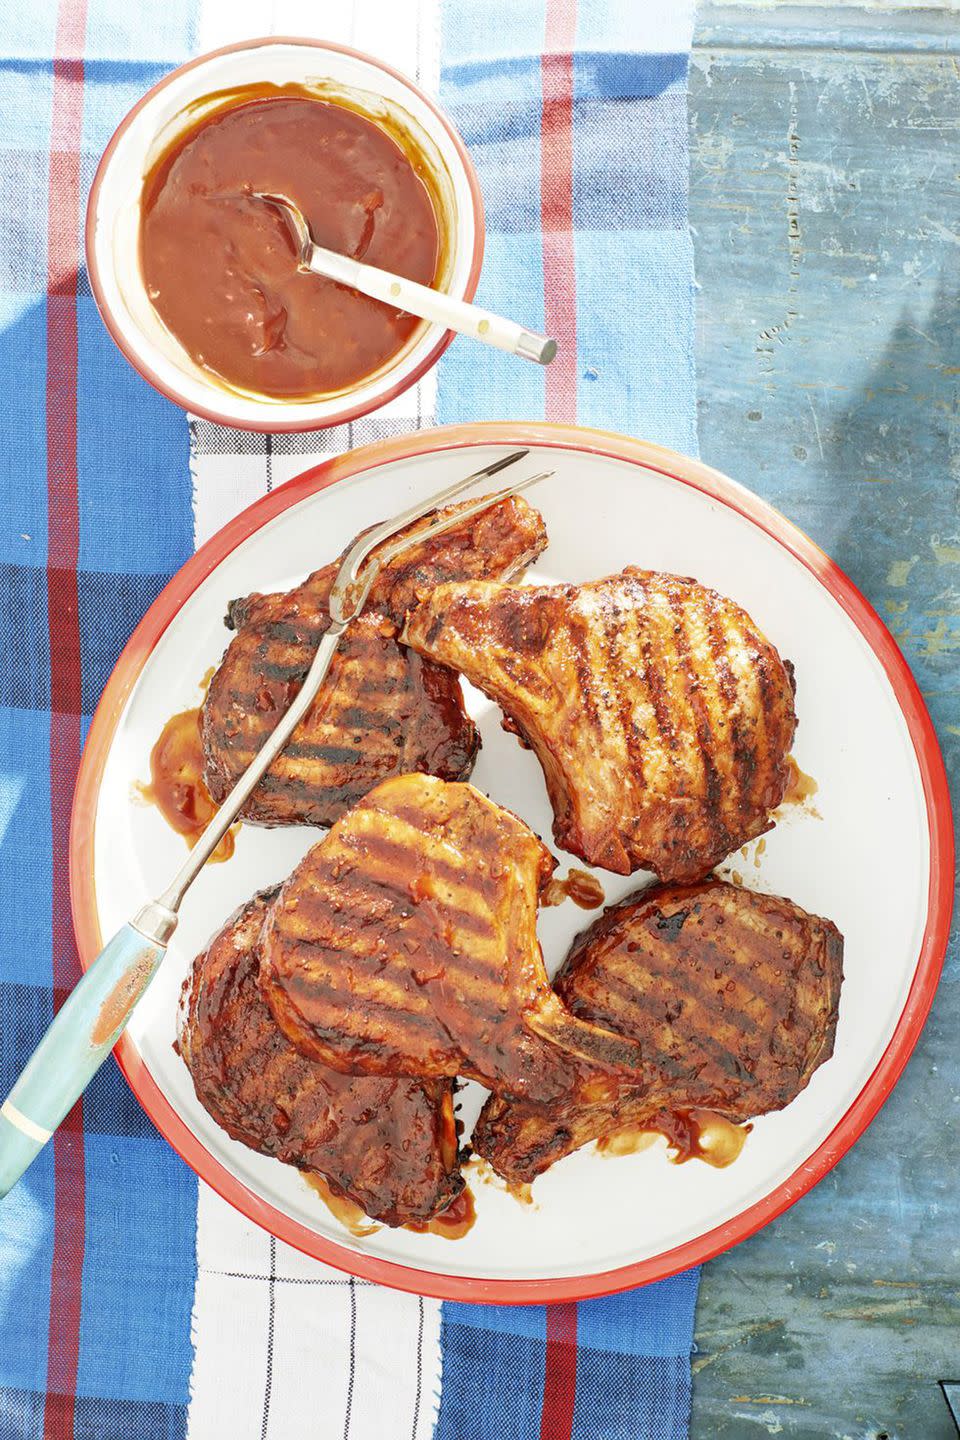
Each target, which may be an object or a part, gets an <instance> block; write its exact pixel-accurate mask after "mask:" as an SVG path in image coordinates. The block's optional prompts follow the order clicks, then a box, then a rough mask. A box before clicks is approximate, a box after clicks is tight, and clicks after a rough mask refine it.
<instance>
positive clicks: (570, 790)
mask: <svg viewBox="0 0 960 1440" xmlns="http://www.w3.org/2000/svg"><path fill="white" fill-rule="evenodd" d="M402 638H403V641H404V643H405V644H407V645H410V646H412V647H413V649H415V650H417V651H418V652H419V653H420V654H421V655H423V656H424V657H426V658H427V659H430V660H436V661H439V662H440V664H442V665H449V666H450V667H451V669H454V670H457V671H459V672H460V673H461V674H462V675H464V676H466V678H467V679H468V680H469V681H471V683H472V684H474V685H477V686H479V688H480V689H481V690H483V691H485V693H486V694H487V695H489V696H490V697H491V698H492V699H493V700H495V701H496V702H497V703H498V704H499V705H500V706H501V708H502V709H503V710H504V711H505V712H506V716H507V725H508V728H510V729H514V730H516V731H517V732H518V733H519V734H520V736H521V738H523V739H524V740H526V741H527V742H528V743H529V744H530V745H531V747H532V748H533V749H534V750H535V752H536V754H537V757H538V759H539V761H540V764H541V765H542V766H543V770H544V775H545V777H546V782H547V789H548V791H549V794H550V800H551V803H552V805H553V810H554V817H555V819H554V831H553V833H554V838H555V839H556V841H557V844H558V845H562V846H563V848H564V849H566V850H569V851H572V852H573V854H575V855H579V856H581V857H582V858H583V859H584V860H586V861H587V862H588V864H591V865H598V866H602V867H603V868H604V869H607V870H614V871H616V872H617V873H619V874H622V875H627V874H630V873H631V872H632V871H634V870H637V869H641V868H642V869H649V870H653V871H654V872H655V874H656V875H658V876H659V878H660V879H661V880H693V879H698V878H700V877H701V876H703V875H705V874H706V873H707V872H708V871H709V870H710V869H712V867H713V866H714V865H715V864H717V862H718V861H719V860H721V859H722V858H723V857H724V856H725V855H728V854H729V853H730V852H731V850H734V849H736V848H737V847H738V846H740V845H742V844H743V843H744V842H745V841H747V840H750V839H752V838H753V837H754V836H756V835H760V834H762V833H763V832H764V831H765V830H768V829H770V826H771V823H772V822H771V820H770V812H771V811H772V810H773V809H775V807H776V806H777V805H779V804H780V802H781V800H782V799H783V796H784V792H785V790H786V786H787V781H788V769H787V765H786V760H787V752H788V750H789V748H790V743H791V741H792V739H793V733H794V729H795V728H796V716H795V714H794V709H793V692H794V687H793V673H792V668H791V667H790V666H788V665H786V664H785V663H784V662H783V661H782V660H781V659H780V657H779V655H778V654H777V652H776V650H775V649H774V648H773V646H772V645H771V644H770V642H769V641H768V640H766V639H765V638H764V637H763V635H762V634H761V633H760V631H759V630H758V629H757V627H756V626H755V625H754V624H753V621H752V620H751V619H750V617H749V616H748V615H747V614H746V613H745V612H744V611H743V610H741V609H740V607H739V606H738V605H735V604H734V603H733V601H732V600H726V599H724V597H723V596H722V595H718V594H717V593H716V591H714V590H708V589H707V588H706V587H705V586H703V585H698V584H697V582H696V581H694V580H685V579H681V578H680V577H679V576H676V575H663V574H659V573H657V572H655V571H650V570H637V569H634V568H633V567H630V568H628V569H626V570H624V571H623V572H622V573H621V574H619V575H611V576H609V577H607V578H606V579H603V580H595V581H593V582H592V583H590V584H586V585H532V586H520V585H503V584H498V583H496V582H495V581H473V582H469V583H464V584H449V585H442V586H438V587H437V588H436V589H435V590H433V591H432V592H431V593H430V594H429V595H428V596H426V597H425V598H424V600H423V602H422V603H421V604H420V605H418V606H417V608H416V609H415V610H414V611H413V612H412V614H411V615H410V617H409V619H408V620H407V623H406V627H405V629H404V632H403V636H402Z"/></svg>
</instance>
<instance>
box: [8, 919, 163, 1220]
mask: <svg viewBox="0 0 960 1440" xmlns="http://www.w3.org/2000/svg"><path fill="white" fill-rule="evenodd" d="M165 950H166V946H165V945H163V944H159V943H157V942H156V941H155V940H150V939H147V937H146V936H145V935H142V934H141V933H140V931H139V930H137V929H135V928H134V926H133V925H124V927H123V929H122V930H118V931H117V933H116V935H114V937H113V939H112V940H110V941H109V942H108V943H107V945H106V946H105V947H104V948H103V950H101V952H100V954H99V955H98V956H97V958H96V960H95V961H94V962H93V964H92V965H91V966H90V968H89V970H88V971H87V972H86V974H85V975H84V976H83V978H82V979H81V980H80V982H79V984H78V985H77V986H76V987H75V988H74V990H73V991H72V992H71V994H70V995H69V996H68V998H67V999H66V1000H65V1001H64V1003H63V1005H61V1007H60V1009H59V1010H58V1011H57V1014H56V1016H55V1018H54V1020H53V1023H52V1024H51V1025H50V1027H49V1029H48V1030H47V1032H46V1034H45V1035H44V1037H43V1039H42V1040H41V1041H40V1044H39V1045H38V1046H37V1048H36V1050H34V1052H33V1054H32V1055H31V1057H30V1059H29V1060H28V1061H27V1065H26V1068H25V1069H24V1071H23V1072H22V1074H21V1075H20V1078H19V1080H18V1081H17V1082H16V1084H15V1085H14V1087H13V1089H12V1090H11V1091H10V1094H9V1095H8V1096H7V1098H6V1100H5V1101H4V1102H3V1105H2V1106H0V1199H2V1198H3V1196H4V1195H6V1193H7V1191H8V1190H10V1189H11V1188H12V1187H13V1186H14V1185H15V1184H16V1182H17V1181H18V1180H19V1179H20V1176H21V1175H22V1174H23V1172H24V1171H25V1170H26V1168H27V1166H28V1165H29V1164H30V1163H31V1161H32V1160H34V1159H35V1157H36V1156H37V1155H39V1153H40V1151H41V1150H42V1149H43V1147H44V1145H46V1143H47V1141H48V1140H49V1139H50V1137H51V1135H52V1134H53V1132H54V1130H55V1129H56V1128H57V1126H58V1125H59V1124H60V1121H61V1120H62V1119H63V1117H64V1116H65V1115H66V1113H67V1111H68V1110H69V1109H70V1108H71V1106H72V1105H73V1103H74V1101H75V1100H77V1098H78V1097H79V1096H80V1095H82V1093H83V1091H84V1090H85V1089H86V1087H87V1085H88V1084H89V1082H90V1080H91V1079H92V1078H93V1076H94V1075H95V1074H96V1072H97V1071H98V1070H99V1069H100V1066H101V1065H102V1064H103V1062H104V1060H106V1058H107V1056H108V1055H109V1054H110V1051H111V1050H112V1049H113V1047H114V1045H115V1044H116V1042H117V1040H118V1039H119V1038H120V1035H121V1033H122V1031H123V1029H124V1027H125V1026H126V1023H127V1021H128V1019H129V1018H130V1012H131V1011H132V1009H133V1007H134V1005H135V1004H136V1003H137V1001H138V1000H139V999H140V996H141V995H142V994H143V992H144V990H146V988H147V986H148V985H149V984H150V981H151V980H152V979H153V977H154V975H155V974H156V971H157V966H158V965H159V964H160V961H161V960H162V959H163V955H164V952H165Z"/></svg>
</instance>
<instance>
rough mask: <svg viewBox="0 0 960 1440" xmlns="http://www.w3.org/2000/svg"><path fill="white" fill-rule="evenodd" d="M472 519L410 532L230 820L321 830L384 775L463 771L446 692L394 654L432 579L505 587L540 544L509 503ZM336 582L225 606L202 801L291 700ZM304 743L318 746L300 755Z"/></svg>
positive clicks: (455, 689) (463, 750) (328, 574)
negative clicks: (479, 580) (317, 688)
mask: <svg viewBox="0 0 960 1440" xmlns="http://www.w3.org/2000/svg"><path fill="white" fill-rule="evenodd" d="M456 509H457V507H456V506H454V507H451V510H452V511H455V510H456ZM445 513H446V512H445ZM481 518H482V520H483V523H482V524H480V523H479V522H478V521H477V520H472V521H466V522H464V524H463V525H462V526H459V527H458V526H454V527H453V528H452V529H450V530H449V531H447V532H445V533H444V534H442V535H434V534H432V533H431V532H430V527H429V522H426V521H424V522H417V524H416V525H415V526H413V527H410V532H408V533H414V534H416V533H417V532H418V531H422V537H421V538H420V539H419V541H418V542H417V544H416V546H415V548H414V549H412V550H411V551H409V552H408V553H407V554H406V555H405V556H404V557H403V559H402V561H400V560H398V561H395V562H391V563H389V564H388V565H386V566H385V567H384V570H383V571H382V572H381V574H380V575H379V576H378V578H377V580H376V582H375V583H374V586H373V588H372V590H371V595H370V597H369V600H368V605H367V609H366V611H365V612H364V614H363V615H362V616H361V617H360V619H359V620H358V621H356V622H355V623H354V624H353V625H351V627H350V628H349V629H348V631H347V633H346V634H345V636H344V638H343V640H342V641H341V644H340V647H339V649H338V651H337V654H336V656H335V658H334V662H333V665H332V666H331V669H330V673H329V675H328V677H327V680H326V681H325V683H324V686H323V687H322V689H321V692H320V695H319V696H318V697H317V700H316V701H315V702H314V704H313V706H312V707H311V709H310V712H309V713H308V715H307V716H306V718H305V720H304V721H303V722H302V723H301V725H300V726H298V728H297V731H296V733H295V735H294V736H293V740H292V743H291V745H290V746H288V747H287V750H286V752H285V755H284V757H283V759H282V760H278V761H277V762H276V763H275V765H274V766H272V767H271V772H270V778H269V779H268V780H266V781H265V782H264V783H262V784H261V785H260V786H258V788H257V790H256V791H255V793H254V795H253V796H252V797H251V800H250V801H249V802H248V804H247V805H246V806H245V807H244V809H243V811H242V812H241V818H243V819H248V820H253V821H255V822H257V823H266V824H303V823H307V824H326V825H329V824H330V823H332V822H333V821H334V820H335V819H336V818H337V816H338V815H339V814H342V813H343V810H344V809H345V808H346V804H347V803H349V801H350V800H352V799H354V798H357V797H358V796H359V795H361V794H363V793H364V792H365V791H366V790H369V789H370V788H371V787H372V786H373V785H375V784H376V783H377V782H378V781H379V780H381V779H383V778H384V777H385V776H387V775H389V774H397V773H403V772H412V771H417V770H422V771H427V772H430V773H435V774H437V775H439V776H441V777H443V778H447V779H451V780H454V779H461V778H463V777H464V776H465V775H467V774H468V773H469V771H470V767H471V766H472V763H473V760H474V758H475V756H476V753H477V750H478V748H479V732H478V731H477V729H476V726H475V725H474V724H473V722H472V721H471V720H470V719H469V717H468V716H467V715H466V712H465V710H464V707H463V699H462V695H461V692H460V686H459V681H458V680H457V678H456V676H455V675H454V674H453V672H452V671H451V670H449V669H444V668H442V667H440V666H438V665H436V664H434V663H433V662H432V661H430V660H429V659H422V658H421V657H420V656H419V655H417V654H415V653H414V652H412V651H410V650H407V649H405V648H402V647H401V646H400V645H399V644H398V642H397V639H396V634H397V629H398V626H399V624H400V623H401V622H402V620H403V618H404V615H405V613H406V610H407V609H408V607H409V605H410V604H412V603H414V602H415V600H416V598H417V596H416V592H417V591H419V590H422V591H424V592H427V591H429V590H430V589H431V588H432V587H433V586H434V585H435V584H437V583H438V581H441V580H442V581H455V580H463V579H469V578H471V577H472V576H475V575H481V574H483V575H494V576H509V575H513V574H515V573H518V572H519V571H522V569H523V568H524V567H525V566H526V564H527V563H529V561H530V560H531V559H534V558H535V557H536V556H537V555H538V554H539V553H540V551H541V550H542V549H543V548H544V546H545V544H546V532H545V530H544V527H543V522H542V520H541V518H540V516H539V515H538V514H537V512H536V511H535V510H532V509H531V507H530V506H529V505H527V503H526V502H525V501H524V500H522V499H519V498H518V497H512V498H511V499H508V500H503V501H499V502H498V503H497V504H496V505H495V506H493V507H492V509H491V511H490V512H488V513H487V514H486V515H485V516H484V517H481ZM335 573H336V566H334V565H328V566H325V567H324V568H323V569H321V570H318V571H315V572H314V574H312V575H311V576H310V577H308V579H307V580H306V581H305V582H304V584H303V585H301V586H299V587H297V589H295V590H293V591H291V592H289V593H288V594H281V595H251V596H248V597H246V599H244V600H238V601H236V602H234V603H232V604H231V605H230V607H229V610H228V623H229V624H231V625H233V626H235V627H236V635H235V637H234V639H233V641H232V642H231V644H230V646H229V648H228V650H227V652H226V655H225V656H224V659H223V661H222V662H221V665H220V668H219V669H218V671H217V673H216V674H215V676H214V678H213V681H212V683H211V685H210V688H209V691H208V695H207V699H206V701H205V703H204V707H203V720H202V730H203V742H204V778H205V780H206V782H207V786H208V789H209V790H210V793H211V795H212V796H213V798H214V799H215V800H218V801H219V800H222V799H223V798H224V797H225V796H226V794H227V792H228V791H229V790H230V788H231V787H232V785H233V784H234V783H235V781H236V780H237V779H238V778H239V776H240V775H241V774H242V772H243V770H244V769H245V768H246V764H247V763H249V759H252V757H253V755H254V754H255V753H256V752H257V751H258V750H259V749H260V748H261V746H262V744H263V742H264V740H265V739H266V737H267V735H268V734H269V732H270V730H271V729H272V728H273V726H274V725H275V724H276V722H277V718H278V715H279V713H281V712H283V711H285V710H286V709H287V707H288V706H289V704H290V703H291V701H292V699H293V697H294V696H295V695H296V694H297V693H298V692H299V690H300V687H301V686H302V684H303V682H304V678H305V676H306V674H307V671H308V669H309V666H310V662H311V660H312V658H313V654H314V653H315V650H316V647H317V645H318V644H319V642H320V638H321V636H322V635H323V634H324V633H325V631H326V630H327V629H328V628H329V623H330V621H329V615H328V614H327V612H326V609H325V606H326V603H327V600H328V597H329V593H330V588H331V584H332V581H333V578H334V575H335ZM384 732H386V733H384ZM357 736H359V740H358V739H357V738H356V737H357ZM315 745H322V748H320V749H311V748H310V747H311V746H315ZM291 767H292V768H291Z"/></svg>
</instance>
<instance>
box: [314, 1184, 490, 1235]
mask: <svg viewBox="0 0 960 1440" xmlns="http://www.w3.org/2000/svg"><path fill="white" fill-rule="evenodd" d="M303 1178H304V1179H305V1180H306V1182H307V1184H308V1185H309V1186H310V1188H311V1190H315V1191H316V1193H317V1194H318V1195H319V1196H320V1199H321V1200H322V1201H323V1203H324V1205H326V1207H327V1209H328V1210H329V1211H330V1214H331V1215H332V1216H333V1218H334V1219H335V1220H338V1221H339V1222H340V1224H341V1225H342V1226H343V1227H344V1229H345V1230H349V1232H350V1234H351V1235H353V1236H355V1237H356V1238H357V1239H358V1240H362V1239H363V1238H364V1237H365V1236H367V1235H375V1234H376V1233H377V1231H378V1230H382V1229H383V1226H382V1225H377V1224H376V1223H375V1222H374V1221H372V1220H368V1219H367V1217H366V1216H365V1215H364V1213H363V1211H362V1210H361V1208H360V1206H359V1205H358V1204H357V1202H356V1201H355V1200H349V1199H348V1198H347V1196H346V1195H341V1194H339V1193H338V1192H337V1191H336V1190H334V1189H333V1187H332V1186H331V1185H330V1183H329V1181H327V1180H325V1179H324V1178H323V1176H322V1175H315V1174H311V1173H308V1172H307V1171H304V1175H303ZM476 1218H477V1212H476V1207H475V1206H474V1203H473V1196H472V1195H471V1193H470V1191H469V1190H468V1189H467V1187H466V1186H464V1188H463V1189H462V1190H461V1191H460V1194H459V1195H458V1196H457V1197H456V1198H455V1199H454V1200H451V1202H450V1204H449V1205H448V1206H447V1208H446V1209H445V1210H441V1211H440V1214H439V1215H434V1216H432V1218H431V1219H429V1220H409V1221H408V1222H407V1223H406V1225H404V1226H403V1229H404V1230H412V1231H413V1232H414V1234H416V1235H439V1236H440V1237H441V1238H442V1239H444V1240H461V1239H462V1238H463V1236H464V1235H466V1234H467V1232H468V1231H469V1230H472V1229H473V1225H474V1221H475V1220H476Z"/></svg>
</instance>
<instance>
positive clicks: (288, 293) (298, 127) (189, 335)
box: [140, 85, 444, 401]
mask: <svg viewBox="0 0 960 1440" xmlns="http://www.w3.org/2000/svg"><path fill="white" fill-rule="evenodd" d="M211 104H212V105H213V108H210V107H211ZM255 191H264V192H272V193H277V194H282V195H286V196H288V197H289V198H290V199H291V200H293V201H294V202H295V203H296V204H297V205H299V207H300V209H301V210H302V211H303V213H304V215H305V216H306V218H307V222H308V224H309V226H310V229H311V232H312V234H313V237H314V239H315V240H316V241H317V243H318V244H320V245H323V246H326V247H327V248H328V249H331V250H336V251H338V252H340V253H341V254H345V255H349V256H352V257H353V258H354V259H357V260H363V261H365V262H366V263H367V264H370V265H379V266H381V267H383V268H385V269H389V270H394V271H397V272H398V273H399V274H401V275H403V276H405V277H407V278H408V279H411V280H417V281H420V282H421V283H422V284H426V285H429V284H431V283H433V282H434V280H435V278H436V276H437V274H438V273H439V271H440V270H441V268H442V266H441V260H442V252H443V246H444V237H443V227H442V226H441V224H440V221H439V220H438V212H439V205H438V203H437V200H436V198H435V196H434V194H433V193H432V187H431V178H430V174H429V167H427V165H426V164H425V162H424V161H423V159H422V157H421V156H419V155H418V154H417V153H416V151H415V150H414V148H413V147H412V144H410V143H409V142H408V143H406V144H405V143H404V136H403V134H402V132H401V130H400V128H399V127H390V126H389V125H388V124H387V123H386V122H385V121H383V120H382V119H380V118H378V119H374V118H371V117H370V116H369V115H367V114H364V113H362V112H361V111H360V109H358V108H353V106H351V105H350V104H349V103H347V101H346V100H345V99H344V98H343V97H337V98H336V99H334V98H324V96H323V94H322V93H320V92H314V91H312V90H309V89H307V88H306V87H302V86H298V85H284V86H275V85H261V86H247V87H243V88H241V89H238V90H236V91H234V92H232V93H230V94H229V95H227V96H225V97H223V99H222V103H221V102H220V97H209V98H208V100H207V101H206V102H205V107H204V113H203V114H202V115H201V116H200V117H199V118H195V119H194V121H193V123H192V124H190V125H189V126H188V127H187V128H186V129H185V130H181V132H180V133H179V135H178V136H177V137H176V138H175V140H174V141H173V142H172V143H171V144H170V146H169V147H168V148H167V149H166V150H165V151H164V152H163V153H162V154H161V155H160V157H159V159H158V160H157V161H156V162H155V163H154V165H153V167H152V168H151V170H150V171H149V173H148V175H147V177H146V180H145V182H144V186H143V192H142V197H141V202H140V267H141V271H142V275H143V281H144V284H145V286H146V289H147V293H148V295H149V297H150V301H151V303H152V305H153V306H154V309H155V310H156V312H157V314H158V315H159V317H160V319H161V320H162V321H163V323H164V325H165V326H166V328H167V330H168V331H169V332H170V333H171V334H172V335H173V336H174V337H175V339H176V340H178V341H179V343H180V344H181V345H182V347H183V349H184V350H185V351H186V352H187V354H188V355H189V356H190V357H191V359H192V360H193V361H194V362H195V363H196V364H198V365H199V366H201V367H202V368H203V369H204V370H206V371H208V372H210V373H211V374H213V375H215V376H216V377H217V378H218V379H219V380H220V381H222V382H223V383H225V384H226V385H227V386H229V387H231V388H234V389H237V390H239V391H241V392H245V393H251V394H255V395H263V396H268V397H271V398H274V399H285V400H292V401H297V400H308V399H313V398H316V397H317V396H321V395H329V394H336V393H341V392H343V391H345V390H349V389H350V388H351V387H352V386H354V385H356V384H357V383H358V382H360V381H362V380H364V379H366V378H367V377H368V376H370V375H371V374H374V373H375V372H377V371H378V370H380V369H381V368H382V367H384V366H386V365H387V364H388V363H389V362H390V361H391V360H393V359H394V358H395V357H396V356H397V355H398V354H399V353H400V352H401V351H403V350H404V349H405V347H406V346H407V344H408V342H409V341H410V340H411V337H412V336H413V334H414V332H415V331H416V330H417V329H418V327H420V326H421V324H422V322H421V321H419V320H417V319H416V318H415V317H414V316H411V315H407V314H405V313H402V312H400V311H397V310H393V309H391V308H390V307H389V306H386V305H383V304H381V303H380V302H379V301H376V300H371V299H369V298H368V297H366V296H364V295H359V294H357V292H356V291H354V290H351V289H349V288H348V287H346V286H342V285H338V284H336V283H335V282H334V281H331V280H327V279H324V278H323V277H321V276H318V275H313V274H306V273H304V272H302V271H300V270H299V269H298V267H297V256H296V253H295V249H294V245H293V241H292V238H291V236H290V234H289V233H288V230H287V227H286V224H285V222H284V220H283V218H282V217H281V216H280V214H279V213H278V212H277V211H276V210H275V209H274V208H273V207H272V206H270V205H267V204H265V203H264V202H263V201H261V200H257V199H256V198H255V196H254V192H255Z"/></svg>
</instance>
